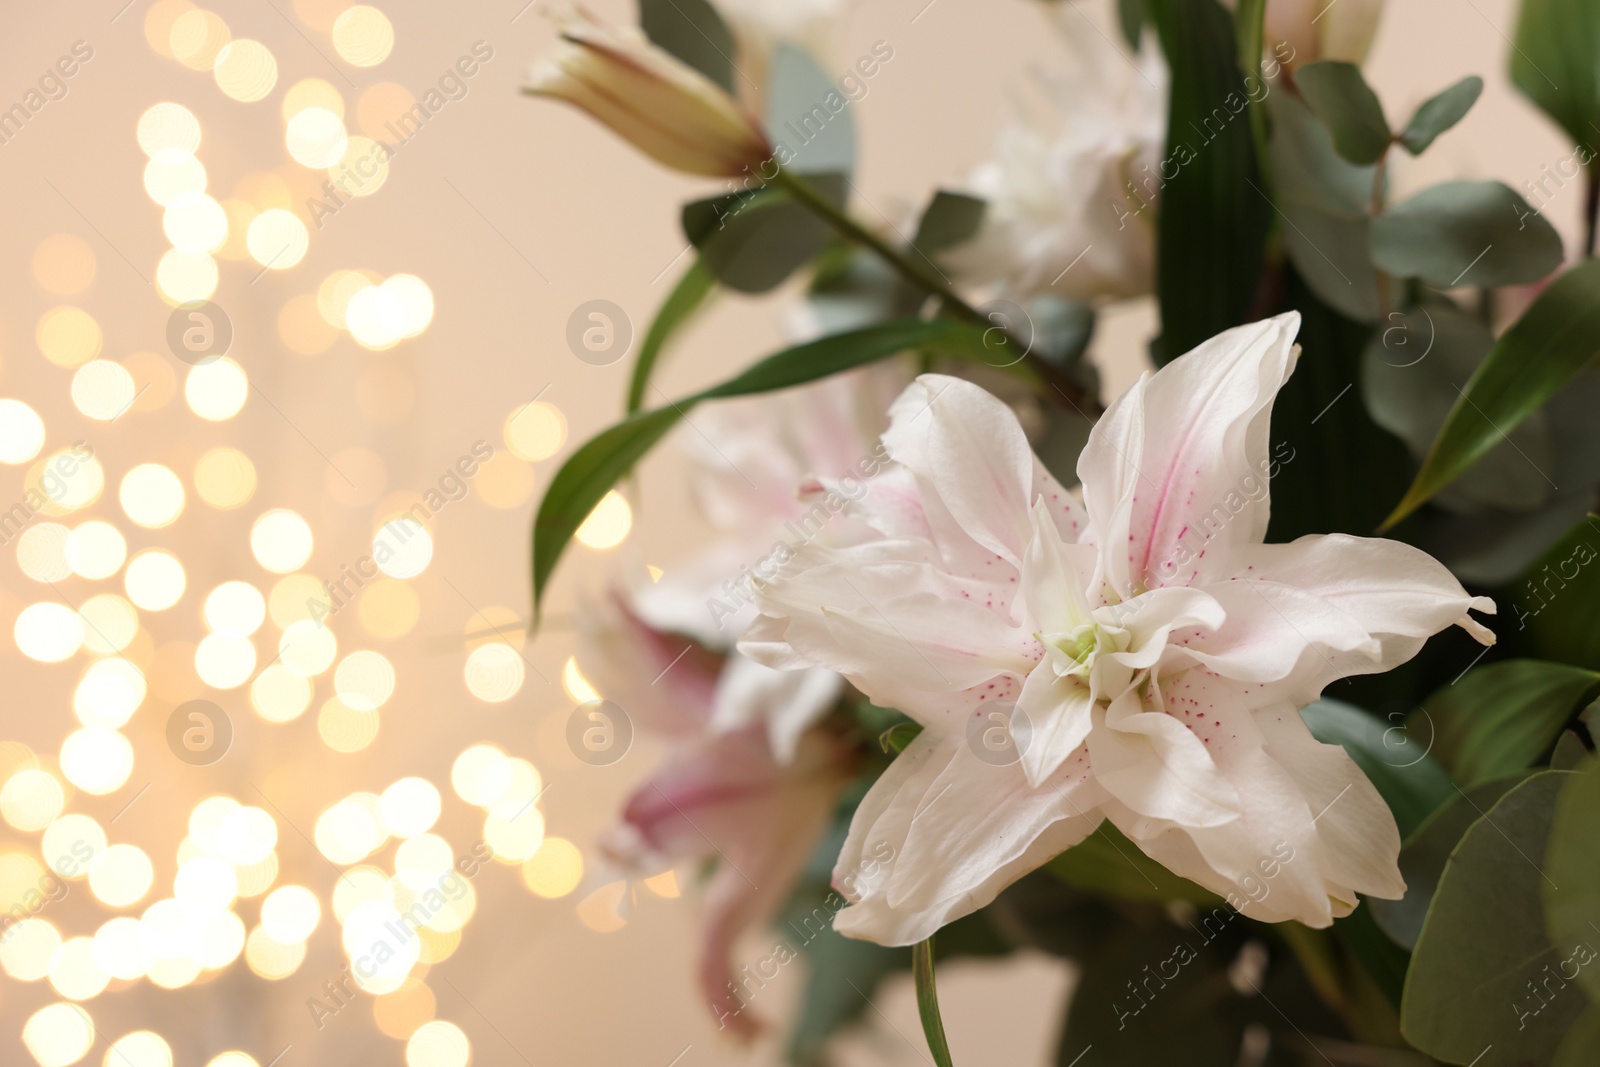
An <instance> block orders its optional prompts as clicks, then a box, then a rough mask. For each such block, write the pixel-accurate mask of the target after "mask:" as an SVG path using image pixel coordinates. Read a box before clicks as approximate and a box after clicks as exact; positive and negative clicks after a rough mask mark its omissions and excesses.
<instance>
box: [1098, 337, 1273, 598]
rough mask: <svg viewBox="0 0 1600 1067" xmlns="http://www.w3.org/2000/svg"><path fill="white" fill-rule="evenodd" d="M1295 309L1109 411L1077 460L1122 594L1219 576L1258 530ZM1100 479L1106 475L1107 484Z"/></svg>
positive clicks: (1214, 344) (1198, 352)
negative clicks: (1275, 409)
mask: <svg viewBox="0 0 1600 1067" xmlns="http://www.w3.org/2000/svg"><path fill="white" fill-rule="evenodd" d="M1299 328H1300V316H1299V314H1298V313H1297V312H1288V313H1286V314H1283V315H1279V316H1277V317H1276V318H1272V319H1267V320H1265V321H1263V322H1256V323H1251V324H1250V325H1247V326H1239V327H1236V328H1235V329H1232V330H1228V331H1227V332H1225V333H1222V334H1218V335H1217V336H1216V337H1214V338H1212V339H1211V340H1209V341H1206V342H1205V343H1204V344H1202V345H1200V346H1199V347H1198V348H1196V349H1194V351H1192V352H1190V353H1188V354H1187V355H1184V356H1181V357H1179V358H1178V359H1176V360H1174V361H1173V362H1171V363H1169V364H1168V365H1167V366H1165V367H1163V368H1162V369H1161V372H1160V373H1159V374H1157V375H1155V376H1154V377H1152V378H1150V379H1148V380H1147V381H1145V382H1143V383H1141V385H1140V386H1136V387H1135V388H1133V389H1130V390H1129V391H1128V392H1127V393H1126V394H1124V395H1123V396H1122V397H1121V398H1119V399H1118V400H1117V402H1116V403H1114V404H1113V405H1112V406H1111V408H1110V410H1108V411H1107V412H1106V414H1105V416H1104V417H1103V418H1102V419H1101V421H1100V423H1099V424H1097V425H1096V426H1095V428H1094V431H1093V433H1091V434H1090V436H1089V443H1088V445H1087V446H1086V447H1085V449H1084V451H1083V455H1082V456H1081V457H1080V458H1079V460H1078V476H1079V477H1080V478H1081V479H1082V480H1083V484H1084V503H1085V505H1086V506H1087V507H1088V511H1089V518H1090V521H1091V523H1092V524H1093V526H1094V528H1095V530H1096V532H1097V535H1098V536H1099V537H1100V544H1101V546H1102V551H1103V552H1105V553H1106V554H1107V557H1108V558H1107V559H1106V560H1105V567H1106V574H1107V577H1108V579H1109V580H1110V581H1111V583H1112V586H1113V588H1115V589H1117V590H1118V592H1119V593H1121V594H1122V595H1123V596H1124V597H1126V596H1127V595H1129V594H1130V593H1131V592H1134V591H1137V590H1142V589H1145V588H1151V587H1155V586H1159V585H1175V584H1176V585H1189V584H1194V583H1196V582H1203V581H1208V580H1214V577H1215V576H1220V575H1222V574H1224V573H1226V572H1227V569H1228V566H1229V563H1228V561H1229V560H1230V559H1231V558H1232V556H1233V552H1234V549H1235V548H1236V547H1237V546H1240V545H1246V544H1253V543H1258V542H1260V540H1261V538H1262V536H1263V535H1264V534H1265V533H1266V528H1267V516H1268V504H1267V488H1266V483H1267V472H1268V470H1269V468H1270V466H1271V462H1272V460H1271V457H1270V455H1269V454H1268V438H1267V434H1268V429H1269V425H1270V420H1271V413H1272V401H1273V399H1274V398H1275V397H1276V395H1277V392H1278V390H1279V388H1281V387H1282V385H1283V383H1284V381H1285V380H1286V379H1287V378H1288V376H1289V372H1290V371H1291V370H1292V369H1293V366H1294V348H1293V342H1294V335H1295V333H1296V332H1297V331H1298V330H1299ZM1108 474H1109V477H1108Z"/></svg>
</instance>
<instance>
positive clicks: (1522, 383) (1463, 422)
mask: <svg viewBox="0 0 1600 1067" xmlns="http://www.w3.org/2000/svg"><path fill="white" fill-rule="evenodd" d="M1597 353H1600V260H1589V261H1587V262H1585V263H1582V264H1579V265H1578V266H1576V267H1574V268H1572V269H1571V270H1569V271H1567V273H1565V274H1563V275H1562V276H1561V277H1560V278H1558V279H1556V280H1555V282H1553V283H1552V284H1551V285H1550V286H1549V287H1548V288H1546V289H1545V290H1544V292H1542V293H1540V294H1539V298H1538V299H1537V300H1535V301H1534V302H1533V305H1532V306H1531V307H1529V308H1528V310H1527V311H1526V312H1524V313H1523V316H1522V318H1520V319H1518V320H1517V322H1516V324H1515V325H1513V326H1512V327H1511V328H1510V329H1509V330H1507V331H1506V332H1505V333H1504V334H1503V335H1502V336H1501V337H1500V339H1499V341H1497V342H1496V343H1495V346H1494V351H1492V352H1490V353H1489V358H1488V359H1486V360H1484V361H1483V363H1482V365H1480V366H1479V367H1478V370H1477V373H1475V374H1474V375H1473V376H1472V378H1471V379H1470V380H1469V381H1468V382H1467V384H1466V387H1465V389H1464V390H1463V391H1462V395H1461V397H1460V398H1459V399H1458V400H1457V401H1456V405H1455V407H1454V408H1453V409H1452V410H1451V412H1450V417H1449V419H1447V420H1446V421H1445V424H1444V428H1443V429H1442V430H1440V431H1439V436H1438V437H1437V438H1436V439H1435V440H1434V442H1433V448H1432V449H1431V450H1430V451H1429V453H1428V456H1427V458H1426V459H1425V460H1424V461H1423V464H1422V469H1421V470H1420V471H1418V472H1417V477H1416V480H1415V481H1413V482H1412V483H1411V488H1410V489H1408V490H1407V491H1406V495H1405V497H1404V498H1403V499H1402V500H1401V501H1400V503H1399V505H1398V506H1397V507H1396V508H1395V509H1394V512H1393V513H1392V514H1390V516H1389V518H1388V519H1387V520H1386V521H1385V523H1384V527H1385V528H1388V527H1390V526H1393V525H1394V524H1395V523H1396V522H1398V521H1400V520H1401V519H1403V518H1404V517H1405V516H1407V515H1409V514H1410V513H1411V512H1413V511H1415V510H1416V509H1417V508H1418V507H1420V506H1421V505H1422V504H1423V502H1424V501H1426V500H1427V499H1428V498H1429V497H1431V496H1433V495H1434V494H1435V493H1437V492H1438V491H1439V490H1440V489H1443V488H1444V487H1445V486H1446V485H1449V484H1450V483H1451V482H1452V481H1454V480H1455V479H1456V478H1458V477H1460V475H1461V474H1462V472H1463V471H1465V470H1466V469H1467V468H1468V467H1470V466H1472V464H1473V463H1475V462H1477V460H1478V459H1479V458H1480V457H1481V456H1483V454H1484V453H1486V452H1488V451H1489V449H1491V448H1493V447H1494V446H1495V445H1496V444H1498V443H1499V442H1500V440H1501V439H1502V438H1503V437H1504V435H1505V434H1506V433H1508V432H1510V431H1511V429H1512V428H1513V427H1515V426H1516V425H1517V424H1518V423H1520V422H1521V421H1522V420H1523V419H1525V418H1527V417H1528V416H1529V415H1530V414H1532V413H1533V412H1534V411H1537V410H1538V409H1539V407H1540V406H1541V405H1542V404H1544V402H1545V401H1547V400H1549V399H1550V397H1551V396H1552V395H1554V394H1555V392H1556V391H1557V390H1559V389H1560V388H1561V387H1562V386H1563V385H1565V384H1566V383H1567V382H1568V381H1569V380H1571V378H1572V377H1573V375H1575V374H1577V373H1578V372H1579V371H1580V370H1582V369H1583V368H1584V367H1585V366H1586V365H1588V364H1589V363H1590V362H1591V361H1592V360H1593V359H1594V357H1595V355H1596V354H1597Z"/></svg>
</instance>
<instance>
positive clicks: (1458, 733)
mask: <svg viewBox="0 0 1600 1067" xmlns="http://www.w3.org/2000/svg"><path fill="white" fill-rule="evenodd" d="M1596 685H1600V674H1597V673H1595V672H1594V671H1586V670H1582V669H1581V668H1578V667H1569V666H1567V665H1566V664H1564V663H1547V662H1545V661H1543V660H1536V659H1513V660H1506V661H1504V662H1502V663H1491V664H1490V665H1489V666H1487V667H1477V668H1474V669H1473V670H1470V671H1468V672H1467V673H1466V674H1464V675H1463V676H1462V677H1461V678H1459V679H1457V680H1456V681H1455V682H1453V683H1451V684H1450V685H1447V686H1445V687H1444V688H1442V689H1439V690H1437V691H1436V692H1435V693H1434V694H1433V695H1432V696H1430V697H1429V698H1428V700H1427V702H1426V703H1425V704H1424V705H1423V708H1422V710H1423V712H1425V713H1426V716H1427V719H1428V722H1429V724H1431V726H1432V729H1433V738H1434V742H1433V754H1434V756H1436V757H1437V758H1438V760H1439V762H1440V763H1442V764H1444V765H1445V767H1447V768H1448V769H1449V770H1450V773H1451V774H1452V775H1454V776H1455V779H1456V781H1458V782H1460V783H1461V784H1462V785H1463V786H1473V785H1477V784H1479V783H1481V782H1487V781H1490V780H1491V779H1494V778H1500V777H1503V776H1505V775H1508V774H1515V773H1516V772H1518V771H1521V770H1525V769H1527V768H1529V767H1532V766H1533V765H1534V764H1536V763H1538V762H1539V760H1540V759H1541V758H1543V756H1544V754H1545V753H1547V752H1549V751H1550V749H1551V747H1552V746H1553V745H1554V744H1555V743H1556V738H1558V737H1560V736H1561V731H1562V730H1564V729H1566V726H1567V723H1568V722H1570V721H1571V719H1572V717H1573V715H1574V714H1576V712H1577V710H1578V708H1577V706H1578V701H1579V700H1580V699H1581V698H1582V697H1583V695H1584V693H1586V692H1588V691H1589V690H1591V689H1593V688H1594V687H1595V686H1596ZM1419 729H1420V728H1419Z"/></svg>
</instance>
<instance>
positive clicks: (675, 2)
mask: <svg viewBox="0 0 1600 1067" xmlns="http://www.w3.org/2000/svg"><path fill="white" fill-rule="evenodd" d="M639 28H640V29H642V30H644V35H645V36H646V37H648V38H650V42H651V43H652V44H654V45H655V46H656V47H658V48H660V49H662V50H663V51H666V52H670V53H672V55H674V56H676V57H677V58H678V59H680V60H682V61H683V62H684V63H686V64H688V65H689V66H691V67H693V68H694V69H695V70H698V71H699V72H700V73H701V74H704V75H705V76H706V77H708V78H710V79H711V80H712V81H714V82H716V83H717V84H718V85H720V86H722V87H723V88H724V89H726V90H727V91H728V92H730V93H731V92H733V72H734V66H733V52H734V46H733V33H732V31H730V30H729V29H728V24H727V23H725V22H723V21H722V16H721V15H718V14H717V9H716V8H714V7H712V6H711V4H710V3H708V2H707V0H639Z"/></svg>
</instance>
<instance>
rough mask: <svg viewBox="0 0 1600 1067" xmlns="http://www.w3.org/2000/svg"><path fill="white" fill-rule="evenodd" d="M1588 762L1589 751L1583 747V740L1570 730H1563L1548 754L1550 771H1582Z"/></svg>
mask: <svg viewBox="0 0 1600 1067" xmlns="http://www.w3.org/2000/svg"><path fill="white" fill-rule="evenodd" d="M1588 760H1589V750H1588V749H1587V748H1586V747H1584V744H1583V739H1582V738H1580V737H1579V736H1578V735H1577V734H1576V733H1574V732H1573V731H1571V730H1564V731H1562V734H1561V737H1560V739H1559V740H1557V741H1556V747H1555V750H1554V751H1552V752H1551V753H1550V769H1551V770H1552V771H1578V770H1582V769H1583V765H1584V764H1585V763H1587V762H1588Z"/></svg>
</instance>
